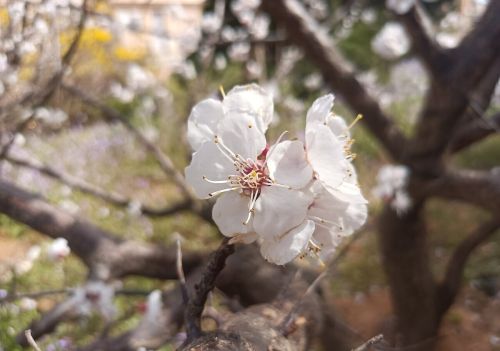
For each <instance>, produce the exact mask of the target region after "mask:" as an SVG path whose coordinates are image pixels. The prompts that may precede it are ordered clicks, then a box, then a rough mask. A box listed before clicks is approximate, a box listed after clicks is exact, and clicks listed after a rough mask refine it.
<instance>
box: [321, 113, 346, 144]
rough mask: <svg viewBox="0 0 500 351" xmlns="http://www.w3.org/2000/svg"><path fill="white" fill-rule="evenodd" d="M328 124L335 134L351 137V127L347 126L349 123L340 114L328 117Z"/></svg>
mask: <svg viewBox="0 0 500 351" xmlns="http://www.w3.org/2000/svg"><path fill="white" fill-rule="evenodd" d="M326 124H327V125H328V127H329V128H330V130H331V131H332V132H333V134H335V135H336V136H337V137H344V138H346V139H347V138H348V137H350V133H349V129H348V128H349V127H348V126H347V123H346V122H345V120H344V119H343V118H342V117H340V116H331V117H329V118H327V121H326Z"/></svg>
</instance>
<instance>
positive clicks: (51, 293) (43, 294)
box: [0, 289, 72, 305]
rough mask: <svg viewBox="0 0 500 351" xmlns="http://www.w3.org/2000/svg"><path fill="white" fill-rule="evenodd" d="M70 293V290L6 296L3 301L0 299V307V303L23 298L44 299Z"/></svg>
mask: <svg viewBox="0 0 500 351" xmlns="http://www.w3.org/2000/svg"><path fill="white" fill-rule="evenodd" d="M71 291H72V289H58V290H46V291H37V292H32V293H17V294H8V295H7V296H6V297H4V298H3V299H0V305H1V304H2V303H5V302H10V301H14V300H18V299H22V298H24V297H28V298H30V299H38V298H40V297H44V296H47V295H58V294H67V293H69V292H71Z"/></svg>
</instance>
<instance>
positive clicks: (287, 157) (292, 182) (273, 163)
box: [267, 140, 312, 189]
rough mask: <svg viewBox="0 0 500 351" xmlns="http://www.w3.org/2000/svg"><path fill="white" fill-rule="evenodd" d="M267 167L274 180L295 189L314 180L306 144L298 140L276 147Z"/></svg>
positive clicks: (271, 153) (287, 141)
mask: <svg viewBox="0 0 500 351" xmlns="http://www.w3.org/2000/svg"><path fill="white" fill-rule="evenodd" d="M267 166H268V168H269V174H270V176H271V178H272V179H274V180H275V181H276V182H277V183H279V184H285V185H289V186H291V187H292V188H294V189H300V188H303V187H305V186H306V185H307V184H308V183H309V182H310V181H311V180H312V168H311V166H310V165H309V163H308V162H307V159H306V152H305V150H304V144H302V142H301V141H298V140H296V141H290V140H286V141H283V142H281V143H279V144H277V145H274V146H273V147H272V148H271V150H270V155H269V156H268V161H267Z"/></svg>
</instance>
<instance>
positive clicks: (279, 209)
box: [253, 186, 312, 239]
mask: <svg viewBox="0 0 500 351" xmlns="http://www.w3.org/2000/svg"><path fill="white" fill-rule="evenodd" d="M311 202H312V196H311V195H310V194H306V193H305V192H303V191H297V190H292V189H286V188H280V187H277V186H266V187H263V188H262V191H261V194H260V197H259V198H258V199H257V202H256V203H255V217H254V221H253V223H254V224H253V225H254V229H255V232H257V234H259V235H260V236H262V237H263V238H264V239H267V238H270V237H277V236H280V235H282V234H283V233H286V232H287V231H289V230H290V229H292V228H293V227H296V226H297V225H299V224H300V223H302V221H303V220H304V218H305V217H306V213H307V207H308V206H309V204H310V203H311Z"/></svg>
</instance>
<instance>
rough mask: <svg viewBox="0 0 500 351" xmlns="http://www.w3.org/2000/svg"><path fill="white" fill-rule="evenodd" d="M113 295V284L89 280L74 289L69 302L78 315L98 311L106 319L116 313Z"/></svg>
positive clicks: (86, 314)
mask: <svg viewBox="0 0 500 351" xmlns="http://www.w3.org/2000/svg"><path fill="white" fill-rule="evenodd" d="M114 296H115V289H114V287H113V285H111V284H106V283H104V282H102V281H89V282H88V283H87V284H85V285H84V286H82V287H79V288H77V289H75V292H74V294H73V296H72V297H71V299H70V300H69V304H70V305H72V306H73V308H74V310H75V311H76V312H77V313H78V314H80V315H84V316H89V315H91V314H92V313H93V312H98V313H99V314H101V315H102V316H103V317H104V318H106V319H107V320H111V319H112V318H113V316H114V315H115V313H116V309H115V306H114V303H113V300H114Z"/></svg>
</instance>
